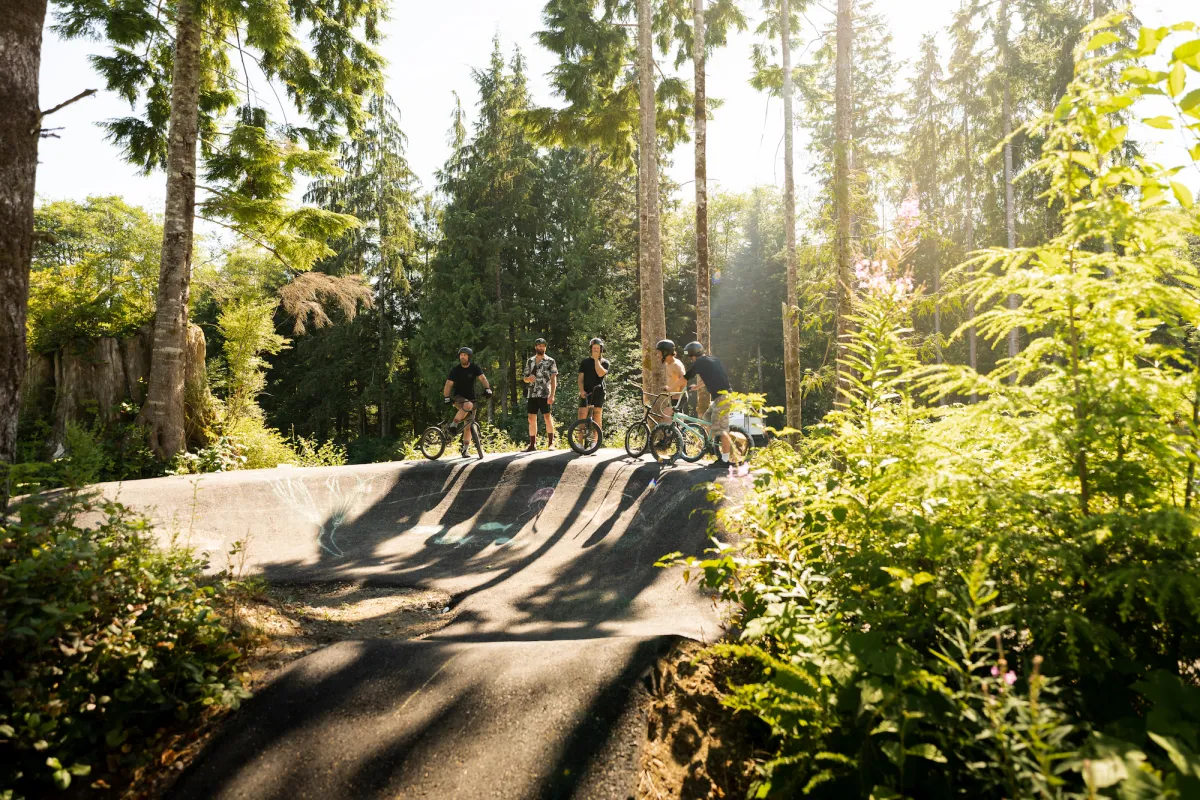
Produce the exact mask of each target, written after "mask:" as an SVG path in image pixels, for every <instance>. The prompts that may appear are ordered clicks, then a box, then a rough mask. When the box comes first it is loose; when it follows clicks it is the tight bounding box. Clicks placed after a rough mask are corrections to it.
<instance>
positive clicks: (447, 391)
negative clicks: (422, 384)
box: [442, 378, 454, 400]
mask: <svg viewBox="0 0 1200 800" xmlns="http://www.w3.org/2000/svg"><path fill="white" fill-rule="evenodd" d="M453 388H454V381H452V380H450V379H449V378H447V379H446V385H445V386H443V387H442V397H444V398H445V399H447V400H449V399H450V391H451V390H452V389H453Z"/></svg>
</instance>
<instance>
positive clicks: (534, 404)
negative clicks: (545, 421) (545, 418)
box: [525, 397, 550, 414]
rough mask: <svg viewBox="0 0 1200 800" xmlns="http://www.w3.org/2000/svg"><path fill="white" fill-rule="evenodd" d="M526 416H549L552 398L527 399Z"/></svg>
mask: <svg viewBox="0 0 1200 800" xmlns="http://www.w3.org/2000/svg"><path fill="white" fill-rule="evenodd" d="M525 413H526V414H549V413H550V398H548V397H529V398H526V399H525Z"/></svg>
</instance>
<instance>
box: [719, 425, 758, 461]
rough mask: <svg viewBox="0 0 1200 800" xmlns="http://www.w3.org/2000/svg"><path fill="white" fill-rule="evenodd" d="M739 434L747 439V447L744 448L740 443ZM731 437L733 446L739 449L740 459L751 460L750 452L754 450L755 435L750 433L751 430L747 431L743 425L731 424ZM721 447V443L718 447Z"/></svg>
mask: <svg viewBox="0 0 1200 800" xmlns="http://www.w3.org/2000/svg"><path fill="white" fill-rule="evenodd" d="M738 436H741V437H742V438H743V439H744V440H745V449H744V450H743V449H742V447H741V446H739V444H738ZM729 438H730V439H731V440H732V445H733V447H735V448H737V450H738V455H739V458H738V461H739V462H743V463H744V462H746V461H749V460H750V454H751V453H752V452H754V437H753V436H751V435H750V432H749V431H747V430H746V429H745V428H743V427H742V426H741V425H730V426H729ZM719 447H720V445H718V448H719Z"/></svg>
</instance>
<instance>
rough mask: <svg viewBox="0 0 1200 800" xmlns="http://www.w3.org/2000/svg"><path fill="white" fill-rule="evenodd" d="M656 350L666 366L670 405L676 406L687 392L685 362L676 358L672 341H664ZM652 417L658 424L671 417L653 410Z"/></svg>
mask: <svg viewBox="0 0 1200 800" xmlns="http://www.w3.org/2000/svg"><path fill="white" fill-rule="evenodd" d="M654 349H656V350H658V353H659V355H660V356H661V357H662V362H663V364H664V365H665V366H666V371H667V387H666V390H667V393H668V395H669V396H670V398H671V399H670V401H669V402H670V404H671V405H675V404H676V403H677V402H678V401H679V398H681V397H683V395H684V393H685V392H686V391H687V378H686V377H685V376H686V374H687V370H686V369H685V368H684V366H683V362H682V361H680V360H679V359H678V358H676V357H675V343H674V342H673V341H671V340H670V339H663V340H662V341H660V342H659V343H658V344H656V345H655V346H654ZM651 415H652V416H653V418H654V420H655V421H656V422H667V421H668V420H669V419H670V417H671V413H670V412H669V411H668V412H666V414H665V415H664V414H661V413H658V410H657V409H652V410H651Z"/></svg>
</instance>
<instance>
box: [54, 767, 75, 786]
mask: <svg viewBox="0 0 1200 800" xmlns="http://www.w3.org/2000/svg"><path fill="white" fill-rule="evenodd" d="M54 784H55V785H56V786H58V788H60V789H66V788H67V787H68V786H70V785H71V773H69V772H67V771H66V770H65V769H56V770H54Z"/></svg>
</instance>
